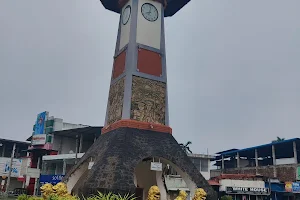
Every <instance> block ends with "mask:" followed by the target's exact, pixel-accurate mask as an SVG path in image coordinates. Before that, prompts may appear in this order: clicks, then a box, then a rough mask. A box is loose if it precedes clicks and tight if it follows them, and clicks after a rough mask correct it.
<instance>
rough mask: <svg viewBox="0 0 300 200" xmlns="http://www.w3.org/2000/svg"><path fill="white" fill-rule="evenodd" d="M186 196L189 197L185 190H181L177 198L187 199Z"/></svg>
mask: <svg viewBox="0 0 300 200" xmlns="http://www.w3.org/2000/svg"><path fill="white" fill-rule="evenodd" d="M186 197H187V193H186V192H185V191H183V190H180V191H179V195H178V197H176V199H175V200H186Z"/></svg>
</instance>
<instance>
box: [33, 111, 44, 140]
mask: <svg viewBox="0 0 300 200" xmlns="http://www.w3.org/2000/svg"><path fill="white" fill-rule="evenodd" d="M46 116H47V112H46V111H45V112H42V113H40V114H38V115H37V118H36V122H35V127H34V132H33V135H39V134H44V129H45V121H46Z"/></svg>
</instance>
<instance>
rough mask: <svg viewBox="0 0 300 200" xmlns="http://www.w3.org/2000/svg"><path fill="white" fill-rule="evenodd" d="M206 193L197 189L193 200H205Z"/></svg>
mask: <svg viewBox="0 0 300 200" xmlns="http://www.w3.org/2000/svg"><path fill="white" fill-rule="evenodd" d="M206 196H207V193H206V192H205V191H204V190H203V189H202V188H198V189H197V190H196V192H195V195H194V198H193V200H206Z"/></svg>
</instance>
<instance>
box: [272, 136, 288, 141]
mask: <svg viewBox="0 0 300 200" xmlns="http://www.w3.org/2000/svg"><path fill="white" fill-rule="evenodd" d="M284 140H285V138H280V137H278V136H277V139H276V140H273V141H272V143H274V142H281V141H284Z"/></svg>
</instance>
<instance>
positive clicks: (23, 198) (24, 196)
mask: <svg viewBox="0 0 300 200" xmlns="http://www.w3.org/2000/svg"><path fill="white" fill-rule="evenodd" d="M17 199H18V200H28V196H27V194H21V195H19V196H18V198H17Z"/></svg>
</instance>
